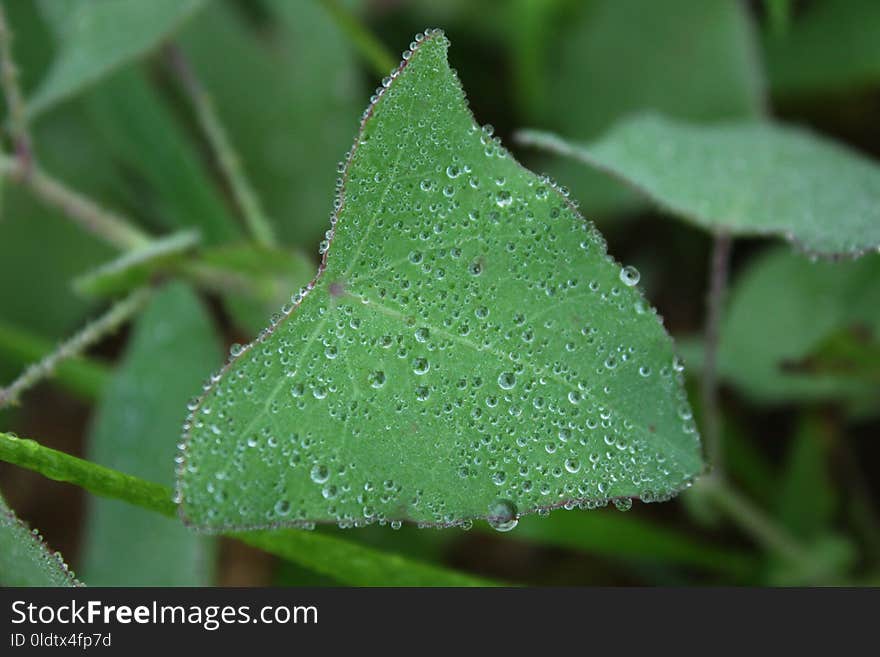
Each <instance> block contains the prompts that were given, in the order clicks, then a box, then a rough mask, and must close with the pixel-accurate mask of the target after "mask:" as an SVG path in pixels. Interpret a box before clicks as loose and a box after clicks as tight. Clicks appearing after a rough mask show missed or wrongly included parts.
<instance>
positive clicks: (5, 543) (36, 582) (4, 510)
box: [0, 495, 80, 586]
mask: <svg viewBox="0 0 880 657" xmlns="http://www.w3.org/2000/svg"><path fill="white" fill-rule="evenodd" d="M79 585H80V583H79V582H78V581H77V580H76V579H75V578H74V576H73V572H72V571H71V570H70V569H69V568H68V567H67V564H65V563H64V560H63V559H62V558H61V555H60V554H59V553H58V552H52V551H51V550H50V549H49V548H48V547H46V544H45V543H44V542H43V539H42V537H41V536H40V535H39V534H36V533H35V532H33V531H31V530H30V529H28V527H27V526H26V525H25V524H24V523H23V522H22V521H21V520H19V519H18V518H17V517H16V515H15V513H14V512H13V511H12V509H10V508H9V506H8V505H7V504H6V500H4V499H3V496H2V495H0V586H79Z"/></svg>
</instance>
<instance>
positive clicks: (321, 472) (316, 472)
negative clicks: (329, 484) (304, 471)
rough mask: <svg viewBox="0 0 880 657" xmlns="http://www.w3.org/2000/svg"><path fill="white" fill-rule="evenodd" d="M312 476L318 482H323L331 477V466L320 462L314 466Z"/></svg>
mask: <svg viewBox="0 0 880 657" xmlns="http://www.w3.org/2000/svg"><path fill="white" fill-rule="evenodd" d="M310 476H311V478H312V481H314V482H315V483H316V484H323V483H324V482H326V481H327V480H328V479H329V478H330V468H328V467H327V466H326V465H321V464H320V463H319V464H317V465H315V466H314V467H313V468H312V471H311V473H310Z"/></svg>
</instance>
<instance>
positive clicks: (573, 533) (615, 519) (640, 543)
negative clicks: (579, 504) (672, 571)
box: [511, 493, 758, 578]
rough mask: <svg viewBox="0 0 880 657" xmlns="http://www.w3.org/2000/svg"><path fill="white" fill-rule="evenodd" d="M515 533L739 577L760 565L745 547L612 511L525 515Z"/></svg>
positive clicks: (514, 535) (550, 542)
mask: <svg viewBox="0 0 880 657" xmlns="http://www.w3.org/2000/svg"><path fill="white" fill-rule="evenodd" d="M687 495H689V493H687V494H685V496H687ZM683 497H684V496H683ZM511 538H516V539H520V538H523V539H526V540H529V541H532V542H534V543H538V544H542V545H555V546H558V547H564V548H570V549H573V550H578V551H583V552H587V553H589V554H597V555H601V556H604V557H612V558H614V559H622V560H641V561H655V562H662V563H669V564H677V565H683V566H694V567H697V568H700V569H702V570H706V571H712V572H718V573H723V574H725V575H728V576H731V577H735V578H744V577H748V576H749V575H751V574H753V573H755V572H756V571H757V568H758V563H757V561H756V560H755V559H754V558H753V557H751V556H749V555H747V554H745V553H743V552H738V551H736V550H732V549H729V548H725V547H722V546H720V545H713V544H712V543H709V542H707V541H705V540H703V539H701V538H699V537H696V536H688V535H687V534H686V533H684V532H681V531H676V530H673V529H668V528H665V527H661V526H658V525H655V524H653V523H651V522H648V521H646V520H643V519H642V518H639V517H637V516H633V515H624V514H622V513H620V512H619V511H613V510H603V511H588V512H580V511H572V512H569V513H561V512H555V513H551V514H550V515H549V516H548V517H546V518H540V517H529V518H523V519H522V520H521V521H520V523H519V525H518V526H517V528H516V531H515V532H513V533H512V534H511Z"/></svg>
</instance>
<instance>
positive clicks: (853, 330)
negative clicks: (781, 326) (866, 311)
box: [783, 325, 880, 392]
mask: <svg viewBox="0 0 880 657" xmlns="http://www.w3.org/2000/svg"><path fill="white" fill-rule="evenodd" d="M783 367H784V369H786V370H787V371H789V372H799V373H803V374H830V375H833V376H840V377H845V378H848V379H856V380H859V381H863V382H864V383H866V384H870V385H872V386H873V388H874V389H875V390H877V391H878V392H880V389H877V386H878V385H880V341H878V339H877V337H876V336H875V335H874V334H873V332H872V331H871V329H869V328H867V327H865V326H861V325H854V326H847V327H844V328H843V329H840V330H838V331H835V332H834V333H832V334H831V335H829V336H828V337H827V338H825V339H824V340H823V341H822V342H821V343H820V344H819V345H818V346H816V348H815V349H814V350H813V351H812V352H811V353H810V354H809V355H808V356H806V357H805V358H801V359H800V360H796V361H787V362H785V363H783Z"/></svg>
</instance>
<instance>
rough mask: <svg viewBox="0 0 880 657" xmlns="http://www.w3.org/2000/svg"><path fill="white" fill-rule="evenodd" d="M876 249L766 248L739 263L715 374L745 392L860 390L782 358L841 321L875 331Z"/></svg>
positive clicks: (803, 351) (778, 397) (878, 313)
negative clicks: (831, 255)
mask: <svg viewBox="0 0 880 657" xmlns="http://www.w3.org/2000/svg"><path fill="white" fill-rule="evenodd" d="M878 280H880V257H878V256H877V255H870V256H866V257H864V258H862V259H860V260H858V261H855V262H823V261H819V262H811V261H809V260H808V259H806V258H803V257H801V256H799V255H797V254H794V253H790V252H787V251H785V250H780V249H773V250H771V251H769V252H768V253H766V254H764V255H762V256H761V257H759V258H758V259H756V260H755V262H753V263H752V264H751V265H750V266H749V267H748V269H747V270H746V271H744V272H743V273H742V274H741V275H740V277H739V278H738V280H736V281H735V285H734V287H733V290H732V292H731V296H730V303H729V306H728V310H727V312H726V317H725V319H724V322H723V325H722V330H721V343H720V347H719V355H718V356H719V358H718V367H719V372H720V374H721V376H722V377H723V378H725V379H726V380H728V381H730V382H731V383H734V384H736V385H737V387H739V388H740V389H741V390H742V391H743V392H745V393H747V394H748V395H749V396H750V397H752V398H753V399H758V400H764V401H775V402H780V401H792V400H805V399H829V398H834V399H843V398H848V397H861V396H863V395H864V394H865V392H866V390H865V386H864V385H863V383H862V382H860V381H855V380H853V379H851V378H849V377H846V376H839V375H837V374H835V373H821V374H820V373H803V372H797V371H791V370H790V369H787V368H786V366H785V363H792V362H798V361H802V360H803V359H804V358H807V357H809V356H810V355H811V354H812V353H813V352H814V351H815V350H816V349H817V348H818V347H819V346H820V345H821V344H822V342H823V340H825V339H827V338H828V336H830V335H832V334H833V333H835V332H836V331H838V330H840V329H841V328H843V327H846V326H852V325H861V326H864V327H866V328H867V329H868V330H870V331H872V332H873V333H874V334H877V333H878V332H880V285H878Z"/></svg>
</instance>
